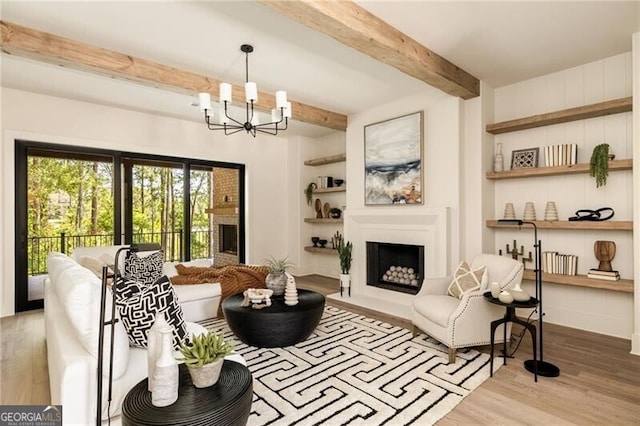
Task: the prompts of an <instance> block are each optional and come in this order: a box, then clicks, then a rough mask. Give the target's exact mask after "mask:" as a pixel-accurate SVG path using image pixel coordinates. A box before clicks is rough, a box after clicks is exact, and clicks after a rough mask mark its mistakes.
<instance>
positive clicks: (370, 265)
mask: <svg viewBox="0 0 640 426" xmlns="http://www.w3.org/2000/svg"><path fill="white" fill-rule="evenodd" d="M424 272H425V271H424V246H419V245H411V244H393V243H381V242H374V241H367V285H371V286H374V287H380V288H384V289H387V290H394V291H400V292H403V293H409V294H416V293H418V291H420V287H421V286H422V281H423V280H424Z"/></svg>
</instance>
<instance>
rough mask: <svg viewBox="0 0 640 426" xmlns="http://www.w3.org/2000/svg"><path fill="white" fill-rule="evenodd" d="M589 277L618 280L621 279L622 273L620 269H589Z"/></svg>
mask: <svg viewBox="0 0 640 426" xmlns="http://www.w3.org/2000/svg"><path fill="white" fill-rule="evenodd" d="M587 278H594V279H596V280H606V281H618V280H619V279H620V274H619V273H618V271H601V270H600V269H589V272H588V273H587Z"/></svg>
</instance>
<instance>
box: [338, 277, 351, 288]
mask: <svg viewBox="0 0 640 426" xmlns="http://www.w3.org/2000/svg"><path fill="white" fill-rule="evenodd" d="M340 287H343V288H349V287H351V274H340Z"/></svg>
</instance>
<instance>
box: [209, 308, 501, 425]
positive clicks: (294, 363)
mask: <svg viewBox="0 0 640 426" xmlns="http://www.w3.org/2000/svg"><path fill="white" fill-rule="evenodd" d="M200 324H202V325H203V326H205V327H206V328H208V329H210V330H212V331H216V332H220V331H223V332H224V334H225V336H226V337H227V338H229V339H231V340H232V341H233V342H234V344H235V347H236V352H238V353H239V354H241V355H242V356H243V357H244V358H245V359H246V361H247V365H248V367H249V370H250V371H251V373H252V375H253V379H254V382H253V392H254V399H253V406H252V411H251V415H250V417H249V422H248V425H252V426H253V425H330V426H334V425H336V426H337V425H349V424H366V425H393V426H396V425H411V424H413V425H431V424H433V423H435V422H436V421H438V420H439V419H440V418H442V417H443V416H444V415H446V414H447V413H448V412H449V411H451V410H452V409H453V407H455V406H456V405H457V404H458V403H459V402H460V401H462V399H463V398H464V397H465V396H467V395H469V394H470V393H471V391H472V390H474V389H475V388H476V387H478V386H479V385H480V384H481V383H482V382H483V381H485V380H486V379H487V378H488V377H489V365H488V364H489V355H488V354H484V353H480V352H478V351H476V350H474V349H460V350H458V353H457V355H458V358H457V360H456V363H455V364H449V365H448V364H447V360H448V353H447V348H446V347H445V346H443V345H442V344H440V343H438V342H437V341H435V340H433V339H431V338H429V337H428V336H425V335H423V334H420V335H418V336H417V337H415V338H414V337H413V336H412V335H411V332H410V331H409V330H407V329H404V328H401V327H396V326H392V325H390V324H387V323H385V322H382V321H378V320H375V319H371V318H366V317H363V316H361V315H356V314H354V313H351V312H348V311H344V310H341V309H338V308H335V307H332V306H327V307H325V312H324V314H323V316H322V319H321V320H320V324H319V325H318V327H317V329H316V331H315V332H314V333H313V334H312V335H311V336H310V337H309V338H308V339H307V340H305V341H304V342H301V343H298V344H297V345H295V346H289V347H286V348H262V349H261V348H255V347H253V346H247V345H245V344H244V343H242V342H240V341H239V340H237V339H236V338H235V337H234V335H233V333H232V332H231V331H230V330H229V328H228V327H227V324H226V322H225V320H224V319H214V320H209V321H204V322H201V323H200ZM496 364H497V365H496ZM500 364H501V363H494V366H496V367H497V366H499V365H500Z"/></svg>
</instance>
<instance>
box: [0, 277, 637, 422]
mask: <svg viewBox="0 0 640 426" xmlns="http://www.w3.org/2000/svg"><path fill="white" fill-rule="evenodd" d="M296 281H297V283H298V286H299V287H301V288H308V289H311V290H315V291H318V292H320V293H323V294H330V293H335V292H336V291H338V283H337V281H336V280H332V279H328V278H323V277H319V276H309V277H299V278H297V279H296ZM332 304H333V305H335V306H338V307H340V308H343V309H349V310H352V311H354V312H356V313H359V314H363V315H367V316H369V317H375V318H378V319H382V320H384V321H386V322H389V323H392V324H395V325H398V326H401V327H406V328H411V324H410V323H409V322H408V321H407V320H404V319H401V318H393V317H389V316H387V315H383V314H380V313H376V312H372V311H368V310H365V309H353V307H352V306H351V305H346V304H341V303H339V302H336V303H333V301H332ZM544 330H545V333H544V344H545V353H544V355H545V360H546V361H549V362H552V363H553V364H555V365H556V366H558V367H559V368H560V371H561V372H560V376H559V377H556V378H545V377H541V378H539V379H538V383H534V381H533V376H532V375H531V374H530V373H528V372H527V371H526V370H525V369H524V367H523V366H522V362H523V361H524V360H526V359H529V358H530V357H531V345H530V342H529V341H528V340H527V339H526V337H528V335H527V336H525V340H524V341H523V343H522V345H521V346H520V348H519V349H518V351H517V352H516V354H515V358H513V359H509V360H508V361H507V362H508V365H506V366H503V367H501V368H500V369H499V370H498V371H497V373H496V374H494V376H493V378H492V379H489V380H487V381H485V382H484V383H483V384H482V385H481V386H480V387H479V388H478V389H476V390H475V391H473V392H472V393H471V395H469V396H468V397H467V398H465V399H464V400H463V401H462V403H460V404H459V405H458V406H457V407H456V408H455V409H454V410H453V411H452V412H451V413H449V414H448V415H447V416H445V418H443V419H442V420H441V421H440V422H438V425H445V426H446V425H476V424H479V425H529V424H530V425H554V426H555V425H640V357H637V356H634V355H630V354H629V350H630V342H629V341H628V340H624V339H618V338H614V337H608V336H603V335H600V334H594V333H589V332H585V331H580V330H575V329H570V328H566V327H561V326H557V325H553V324H548V323H545V329H544ZM0 333H1V334H0V344H1V345H2V352H1V353H0V362H1V364H0V404H2V405H5V404H48V403H49V402H50V401H49V398H50V397H49V382H48V373H47V360H46V345H45V341H44V315H43V313H42V311H41V310H40V311H32V312H27V313H22V314H18V315H15V316H13V317H7V318H2V319H0ZM478 349H479V350H481V351H486V352H488V351H489V348H488V347H482V348H478Z"/></svg>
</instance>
